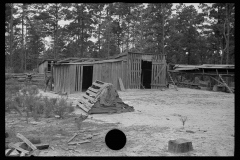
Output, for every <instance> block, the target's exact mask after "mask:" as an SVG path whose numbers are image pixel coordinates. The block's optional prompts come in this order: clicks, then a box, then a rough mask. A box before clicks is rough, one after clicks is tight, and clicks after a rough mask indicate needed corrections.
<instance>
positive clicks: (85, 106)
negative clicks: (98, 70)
mask: <svg viewBox="0 0 240 160" xmlns="http://www.w3.org/2000/svg"><path fill="white" fill-rule="evenodd" d="M108 85H109V83H105V82H102V81H99V80H97V81H95V82H94V83H93V84H92V86H91V87H89V88H88V90H87V91H86V94H85V95H83V96H82V97H80V99H78V100H76V101H75V102H74V104H73V105H76V106H77V107H78V108H79V109H81V110H82V111H84V113H85V114H88V113H89V111H90V110H91V108H92V106H93V105H94V104H95V103H96V102H97V100H98V97H99V95H100V93H101V91H102V90H103V89H104V88H105V87H106V86H108Z"/></svg>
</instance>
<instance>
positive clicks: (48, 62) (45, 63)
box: [38, 59, 56, 73]
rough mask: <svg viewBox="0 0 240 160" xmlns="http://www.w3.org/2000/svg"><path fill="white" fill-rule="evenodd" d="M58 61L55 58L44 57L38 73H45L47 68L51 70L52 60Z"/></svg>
mask: <svg viewBox="0 0 240 160" xmlns="http://www.w3.org/2000/svg"><path fill="white" fill-rule="evenodd" d="M52 61H53V62H54V63H55V62H56V60H54V59H44V60H43V61H42V62H40V63H39V64H38V73H44V69H45V68H47V71H48V72H50V71H51V62H52Z"/></svg>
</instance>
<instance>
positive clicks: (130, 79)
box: [129, 54, 132, 88]
mask: <svg viewBox="0 0 240 160" xmlns="http://www.w3.org/2000/svg"><path fill="white" fill-rule="evenodd" d="M129 88H132V64H131V54H129Z"/></svg>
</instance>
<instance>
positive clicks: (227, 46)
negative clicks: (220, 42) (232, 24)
mask: <svg viewBox="0 0 240 160" xmlns="http://www.w3.org/2000/svg"><path fill="white" fill-rule="evenodd" d="M228 13H229V10H228V3H226V24H227V39H226V54H227V60H226V64H228V61H229V15H228Z"/></svg>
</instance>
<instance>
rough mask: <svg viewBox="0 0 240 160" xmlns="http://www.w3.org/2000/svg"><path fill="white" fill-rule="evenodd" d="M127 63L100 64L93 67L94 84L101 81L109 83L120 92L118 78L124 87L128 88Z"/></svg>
mask: <svg viewBox="0 0 240 160" xmlns="http://www.w3.org/2000/svg"><path fill="white" fill-rule="evenodd" d="M126 67H127V66H126V62H124V61H119V62H109V63H99V64H94V66H93V82H94V81H96V80H100V81H103V82H107V83H112V84H113V85H114V86H115V87H116V89H117V90H120V86H119V83H118V78H121V79H122V81H123V84H124V86H126V84H127V83H126V80H127V78H126Z"/></svg>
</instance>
